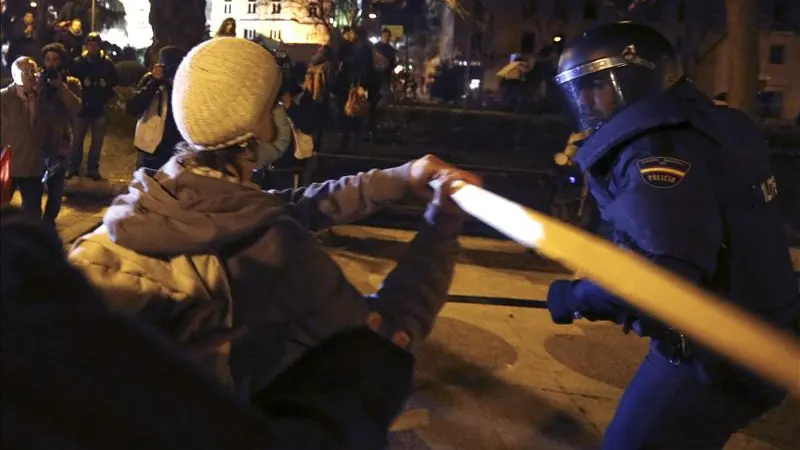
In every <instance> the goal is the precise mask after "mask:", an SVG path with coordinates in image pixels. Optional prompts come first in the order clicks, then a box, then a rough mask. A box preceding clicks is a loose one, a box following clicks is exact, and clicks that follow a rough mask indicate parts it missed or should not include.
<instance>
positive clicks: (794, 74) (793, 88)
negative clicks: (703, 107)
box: [696, 31, 800, 121]
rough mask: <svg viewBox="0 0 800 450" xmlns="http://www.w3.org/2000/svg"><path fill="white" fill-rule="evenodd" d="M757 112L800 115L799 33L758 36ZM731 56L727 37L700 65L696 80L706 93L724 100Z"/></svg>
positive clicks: (787, 116) (790, 117)
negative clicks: (758, 80)
mask: <svg viewBox="0 0 800 450" xmlns="http://www.w3.org/2000/svg"><path fill="white" fill-rule="evenodd" d="M758 56H759V61H760V63H759V67H760V71H759V79H760V80H761V92H760V93H759V96H758V105H757V106H758V112H757V113H758V115H759V116H761V117H763V118H772V119H782V120H786V121H790V120H794V119H795V118H796V117H797V116H798V115H799V114H800V76H798V74H800V34H798V33H793V32H790V31H762V32H761V35H760V36H759V48H758ZM730 58H731V55H730V51H729V50H728V42H727V39H725V38H724V37H723V38H722V39H721V40H720V41H719V42H718V43H717V45H715V46H714V47H713V48H712V49H710V51H709V52H708V53H707V56H706V57H705V58H704V59H703V60H702V61H701V63H700V64H699V66H698V70H697V76H696V82H697V85H698V86H699V87H700V89H702V90H703V91H704V92H705V93H706V94H708V95H709V96H711V97H713V98H718V99H724V98H725V97H726V93H727V90H728V79H729V77H730V64H729V61H730Z"/></svg>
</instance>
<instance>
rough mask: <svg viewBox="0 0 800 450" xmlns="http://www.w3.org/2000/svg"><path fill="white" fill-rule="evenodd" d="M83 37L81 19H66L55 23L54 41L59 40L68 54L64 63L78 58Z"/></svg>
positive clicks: (81, 48)
mask: <svg viewBox="0 0 800 450" xmlns="http://www.w3.org/2000/svg"><path fill="white" fill-rule="evenodd" d="M85 38H86V37H85V36H84V33H83V24H82V23H81V19H72V20H67V21H63V22H60V23H58V24H57V25H56V27H55V31H54V39H55V41H56V42H60V43H61V45H63V46H64V48H66V49H67V53H68V54H69V58H68V59H67V60H65V61H64V62H65V63H67V64H71V63H72V62H73V61H75V60H76V59H78V58H80V56H81V52H82V51H83V44H84V39H85Z"/></svg>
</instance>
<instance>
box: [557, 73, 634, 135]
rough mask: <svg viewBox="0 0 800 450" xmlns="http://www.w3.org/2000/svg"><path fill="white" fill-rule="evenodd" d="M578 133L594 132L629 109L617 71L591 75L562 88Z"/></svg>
mask: <svg viewBox="0 0 800 450" xmlns="http://www.w3.org/2000/svg"><path fill="white" fill-rule="evenodd" d="M559 87H560V88H561V91H562V92H563V93H564V96H565V97H566V100H567V102H568V103H569V106H570V110H571V111H572V115H573V117H574V118H575V121H576V125H577V129H578V130H579V131H589V130H595V129H597V128H599V127H600V126H602V125H603V124H604V123H606V122H608V120H609V119H611V117H612V116H613V115H614V114H615V113H616V112H617V111H619V110H620V109H621V108H622V107H624V106H626V99H625V96H624V90H623V88H622V87H621V85H620V82H619V80H618V77H617V73H616V70H615V69H609V70H603V71H600V72H594V73H590V74H588V75H584V76H581V77H578V78H574V79H572V80H570V81H566V82H564V83H561V84H560V85H559Z"/></svg>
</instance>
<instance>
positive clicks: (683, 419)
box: [603, 344, 786, 450]
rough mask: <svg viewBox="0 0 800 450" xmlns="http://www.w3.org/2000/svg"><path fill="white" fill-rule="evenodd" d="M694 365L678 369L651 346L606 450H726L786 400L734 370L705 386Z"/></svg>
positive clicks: (681, 364)
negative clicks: (733, 437) (733, 439)
mask: <svg viewBox="0 0 800 450" xmlns="http://www.w3.org/2000/svg"><path fill="white" fill-rule="evenodd" d="M695 364H696V363H695V362H692V361H689V362H679V363H677V364H673V363H672V362H670V360H669V359H667V358H666V357H665V356H663V355H662V354H660V353H658V352H657V351H656V350H655V348H654V344H651V347H650V352H649V353H648V355H647V357H646V358H645V360H644V361H643V362H642V364H641V366H639V369H638V371H637V372H636V375H634V377H633V379H632V380H631V383H630V384H629V385H628V387H627V389H626V390H625V393H624V394H623V396H622V399H621V400H620V403H619V406H618V407H617V412H616V414H615V415H614V419H613V420H612V421H611V424H610V425H609V426H608V429H606V433H605V437H604V441H603V450H654V449H658V450H661V449H663V450H667V449H669V450H676V449H680V450H721V449H722V448H723V447H724V445H725V443H726V442H727V441H728V439H729V438H730V437H731V435H732V434H733V433H735V432H737V431H738V430H740V429H742V428H744V427H746V426H747V425H748V424H749V423H750V422H751V421H752V420H754V419H757V418H759V417H760V416H761V415H762V414H764V413H765V412H767V411H769V410H770V409H772V408H775V407H777V406H778V405H779V404H780V403H781V402H782V401H783V399H784V398H785V397H786V392H785V391H783V390H781V389H778V388H775V387H772V386H771V385H768V384H766V383H764V382H763V381H761V380H759V379H757V378H756V377H754V376H752V375H750V374H748V373H745V372H743V371H741V370H739V369H736V368H733V367H730V368H728V369H726V372H725V374H724V375H723V376H720V377H719V378H720V379H719V381H718V382H716V383H714V384H712V385H706V384H704V383H703V382H701V381H700V377H699V376H698V372H697V368H696V367H695Z"/></svg>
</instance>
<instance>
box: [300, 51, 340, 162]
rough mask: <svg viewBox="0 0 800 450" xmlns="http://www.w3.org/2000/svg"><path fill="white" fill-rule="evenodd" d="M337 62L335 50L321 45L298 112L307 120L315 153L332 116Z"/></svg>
mask: <svg viewBox="0 0 800 450" xmlns="http://www.w3.org/2000/svg"><path fill="white" fill-rule="evenodd" d="M335 76H336V62H335V59H334V54H333V48H332V47H331V46H330V45H321V46H320V47H319V48H318V49H317V52H316V53H315V54H314V56H312V57H311V60H310V61H309V68H308V71H307V72H306V79H305V83H304V84H303V93H302V95H301V97H300V102H299V104H298V110H299V111H301V112H300V114H302V115H303V116H304V117H305V119H306V124H307V126H308V127H307V130H305V131H306V132H307V133H309V134H310V135H311V136H312V138H313V139H314V153H319V152H320V150H321V148H322V134H323V131H324V129H325V124H326V122H327V121H328V120H329V116H330V108H331V105H330V97H331V92H332V90H333V88H334V86H333V85H334V84H335V81H336V80H335Z"/></svg>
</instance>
